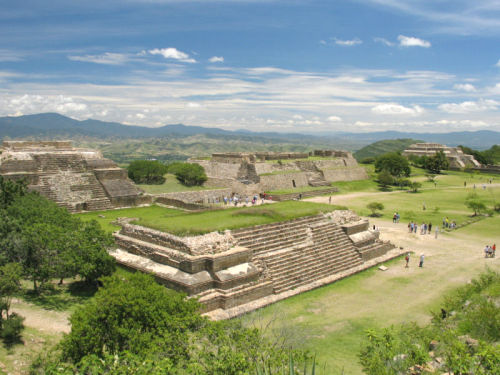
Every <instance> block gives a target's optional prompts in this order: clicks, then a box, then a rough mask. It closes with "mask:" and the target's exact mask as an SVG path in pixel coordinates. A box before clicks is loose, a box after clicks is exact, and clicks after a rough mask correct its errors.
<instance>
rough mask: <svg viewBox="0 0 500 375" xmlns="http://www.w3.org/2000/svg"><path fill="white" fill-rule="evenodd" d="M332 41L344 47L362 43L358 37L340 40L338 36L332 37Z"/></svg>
mask: <svg viewBox="0 0 500 375" xmlns="http://www.w3.org/2000/svg"><path fill="white" fill-rule="evenodd" d="M333 41H334V42H335V44H337V45H339V46H344V47H352V46H355V45H358V44H361V43H363V41H362V40H360V39H358V38H354V39H351V40H342V39H338V38H333Z"/></svg>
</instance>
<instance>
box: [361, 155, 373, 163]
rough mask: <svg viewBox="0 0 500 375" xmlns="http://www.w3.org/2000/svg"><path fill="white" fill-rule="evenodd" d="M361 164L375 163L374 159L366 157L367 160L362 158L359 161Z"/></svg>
mask: <svg viewBox="0 0 500 375" xmlns="http://www.w3.org/2000/svg"><path fill="white" fill-rule="evenodd" d="M360 163H361V164H373V163H375V158H374V157H372V156H371V157H367V158H363V159H361V161H360Z"/></svg>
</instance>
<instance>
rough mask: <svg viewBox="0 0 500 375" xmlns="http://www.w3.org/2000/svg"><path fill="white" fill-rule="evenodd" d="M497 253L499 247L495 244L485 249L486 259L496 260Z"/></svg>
mask: <svg viewBox="0 0 500 375" xmlns="http://www.w3.org/2000/svg"><path fill="white" fill-rule="evenodd" d="M496 251H497V245H495V244H493V246H490V245H486V247H485V248H484V257H485V258H494V257H495V252H496Z"/></svg>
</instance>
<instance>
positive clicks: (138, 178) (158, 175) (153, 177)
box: [127, 160, 168, 185]
mask: <svg viewBox="0 0 500 375" xmlns="http://www.w3.org/2000/svg"><path fill="white" fill-rule="evenodd" d="M127 170H128V177H129V178H130V179H131V180H133V181H134V182H135V183H136V184H149V185H161V184H163V183H164V182H165V174H166V173H167V170H168V168H167V166H166V165H165V164H163V163H161V162H159V161H157V160H134V161H133V162H131V163H130V164H129V166H128V168H127Z"/></svg>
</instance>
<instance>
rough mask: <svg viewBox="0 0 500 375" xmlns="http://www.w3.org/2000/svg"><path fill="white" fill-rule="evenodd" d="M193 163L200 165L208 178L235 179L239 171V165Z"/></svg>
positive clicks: (205, 162)
mask: <svg viewBox="0 0 500 375" xmlns="http://www.w3.org/2000/svg"><path fill="white" fill-rule="evenodd" d="M193 162H194V163H197V164H199V165H201V166H202V167H203V168H204V169H205V173H206V175H207V176H209V177H213V178H221V179H236V178H237V177H238V171H239V169H240V164H239V163H219V162H210V161H207V160H194V161H193Z"/></svg>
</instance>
